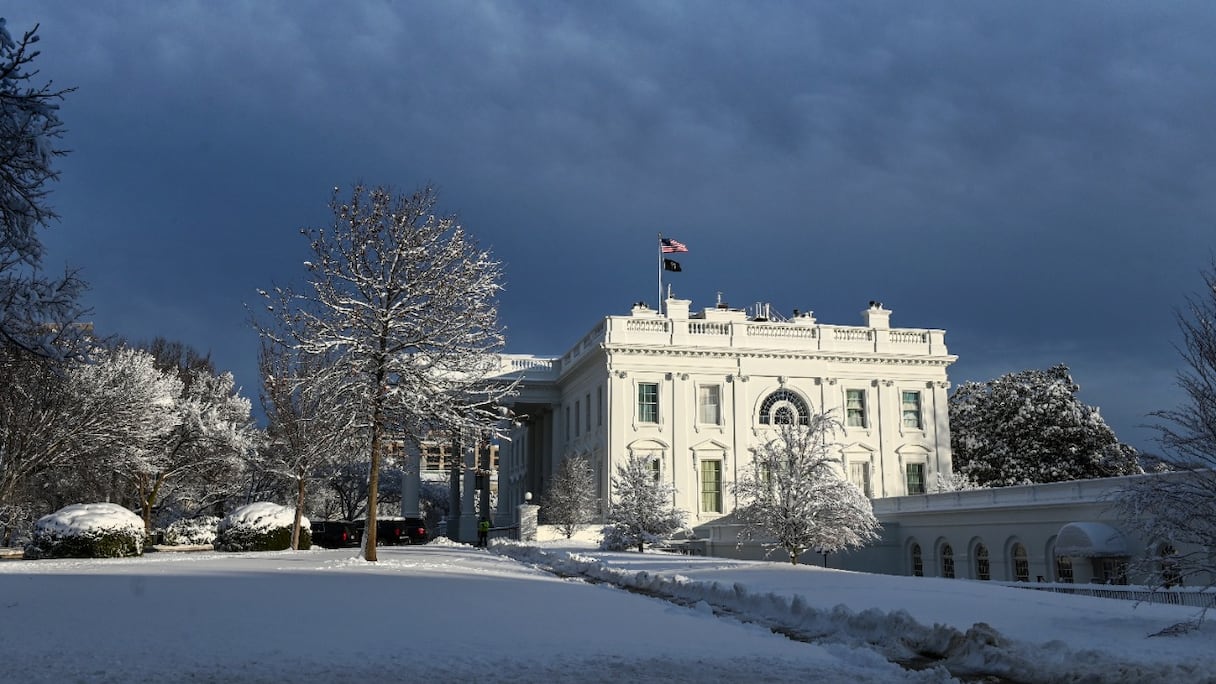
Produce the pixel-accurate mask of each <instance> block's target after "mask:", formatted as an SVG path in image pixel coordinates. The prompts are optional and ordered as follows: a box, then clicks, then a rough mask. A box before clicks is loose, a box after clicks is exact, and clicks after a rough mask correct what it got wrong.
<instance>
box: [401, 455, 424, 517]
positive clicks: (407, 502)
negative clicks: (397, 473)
mask: <svg viewBox="0 0 1216 684" xmlns="http://www.w3.org/2000/svg"><path fill="white" fill-rule="evenodd" d="M403 461H404V463H403V465H402V468H403V470H402V473H401V517H403V518H418V517H421V515H422V514H421V513H420V512H419V511H418V493H419V491H420V490H421V489H422V454H420V453H416V452H415V453H406V454H405V458H404V459H403Z"/></svg>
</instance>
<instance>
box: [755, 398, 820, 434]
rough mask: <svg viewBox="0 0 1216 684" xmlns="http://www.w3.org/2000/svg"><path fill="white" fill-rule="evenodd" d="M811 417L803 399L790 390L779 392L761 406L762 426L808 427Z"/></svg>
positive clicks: (766, 399)
mask: <svg viewBox="0 0 1216 684" xmlns="http://www.w3.org/2000/svg"><path fill="white" fill-rule="evenodd" d="M810 415H811V413H810V411H808V410H807V407H806V402H805V401H803V400H802V397H800V396H798V395H797V394H794V393H793V392H791V391H789V390H777V391H776V392H773V393H772V394H770V395H768V396H767V397H765V399H764V401H763V402H762V403H761V404H760V424H761V425H794V424H798V425H807V424H808V423H809V420H810Z"/></svg>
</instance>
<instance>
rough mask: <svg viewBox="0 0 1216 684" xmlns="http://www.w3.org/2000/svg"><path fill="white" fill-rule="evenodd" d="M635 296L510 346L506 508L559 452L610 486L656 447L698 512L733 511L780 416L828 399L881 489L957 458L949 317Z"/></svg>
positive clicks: (706, 518)
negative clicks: (894, 323) (788, 312)
mask: <svg viewBox="0 0 1216 684" xmlns="http://www.w3.org/2000/svg"><path fill="white" fill-rule="evenodd" d="M690 304H691V302H689V301H688V300H682V299H672V298H669V299H667V301H666V307H665V311H664V312H659V311H655V310H653V309H651V308H649V307H647V306H646V305H645V304H637V305H635V306H634V307H633V309H632V311H631V312H630V314H629V315H627V316H607V317H605V318H604V319H603V320H601V321H600V322H599V323H598V324H596V325H595V326H594V327H593V328H592V329H591V331H590V332H588V333H587V334H586V335H585V336H584V337H583V338H582V339H581V340H579V341H578V343H577V344H575V345H574V346H573V347H572V348H571V349H570V350H569V351H568V352H566V353H565V354H564V355H562V356H560V357H557V358H541V357H535V356H526V355H506V356H504V357H503V364H504V374H505V375H518V376H519V377H520V378H521V380H522V382H521V384H520V389H519V394H518V396H517V397H515V401H514V403H513V405H512V407H511V408H512V409H513V411H514V412H515V414H516V417H517V423H518V427H516V428H515V429H514V431H513V432H512V434H511V441H510V443H509V444H505V445H502V447H501V449H502V451H501V453H500V463H499V467H500V470H499V504H500V507H499V510H500V515H502V516H508V515H510V513H509V512H510V511H513V510H514V508H513V507H514V506H515V505H517V504H519V503H522V502H523V501H524V500H525V497H526V496H527V494H528V493H530V494H532V495H534V496H540V495H543V494H544V492H545V491H546V489H547V487H548V484H549V482H550V480H551V478H552V477H553V475H554V474H555V472H556V469H557V466H558V464H559V463H560V462H561V460H562V459H564V458H568V457H571V456H583V457H585V458H586V459H587V460H588V462H589V463H591V464H592V467H593V469H594V472H595V473H596V477H597V481H598V486H599V491H600V495H601V500H602V501H604V502H607V501H610V500H611V498H612V495H613V493H612V491H611V481H612V475H613V473H614V472H615V470H616V467H617V466H618V465H619V464H621V463H622V462H623V460H624V459H627V458H629V457H631V456H644V457H647V458H649V459H651V462H652V464H653V467H654V468H655V470H656V471H657V473H658V476H659V477H660V478H661V479H662V480H664V481H666V482H669V483H671V484H673V485H674V486H675V501H674V502H673V503H674V504H675V505H676V506H677V507H679V508H681V509H683V510H684V511H686V512H687V513H688V520H689V523H690V525H692V526H694V527H699V526H702V525H707V524H710V523H712V522H713V521H715V520H717V519H718V518H719V517H721V516H722V515H724V514H727V513H729V512H730V511H732V510H733V509H734V508H735V507H736V504H737V502H736V501H735V499H734V496H733V495H732V488H731V484H732V483H733V482H735V481H736V480H737V479H738V478H739V477H740V476H741V475H743V474H744V473H746V472H747V468H749V467H750V462H751V455H752V449H753V448H755V447H756V446H757V445H758V444H760V443H762V442H764V441H767V439H768V438H769V437H766V434H768V433H769V432H770V428H771V426H773V425H775V424H779V423H783V422H798V421H803V420H805V419H806V417H807V416H808V415H810V414H811V413H813V412H819V411H822V410H825V409H827V410H831V411H834V412H835V413H836V415H837V417H838V418H839V419H840V420H841V422H842V423H843V424H844V426H845V429H844V434H840V435H837V440H838V441H840V442H841V444H842V445H843V446H842V448H841V453H840V456H841V459H842V465H843V468H844V470H845V472H846V473H847V475H848V477H850V478H851V479H852V481H853V482H855V483H856V484H857V485H858V486H859V487H861V489H862V490H863V491H865V492H866V493H867V494H868V495H869V496H871V497H890V496H903V495H907V494H923V493H925V492H926V491H928V488H929V483H931V482H933V481H934V480H935V478H936V477H937V476H938V475H939V474H941V475H949V474H950V472H951V461H950V434H949V429H948V422H947V403H946V400H947V395H946V390H947V388H948V383H947V380H946V369H947V367H948V366H949V365H950V364H951V363H952V362H953V361H954V360H955V358H956V357H954V356H952V355H951V354H950V353H949V352H948V350H947V349H946V344H945V331H943V330H938V329H932V328H892V327H891V326H890V318H891V311H889V310H887V309H885V308H883V306H882V305H881V304H880V303H878V302H871V303H870V305H869V306H868V307H867V308H866V309H865V310H864V311H862V312H861V323H862V324H861V325H857V326H847V325H829V324H823V323H819V322H817V321H816V320H815V319H814V317H813V316H812V315H811V313H810V312H805V313H797V312H795V315H794V316H793V317H792V318H790V319H788V320H774V319H773V318H772V317H770V316H768V315H765V314H766V313H767V312H766V311H764V308H763V307H757V308H758V310H757V312H756V313H755V314H753V315H749V314H748V312H747V311H744V310H741V309H734V308H730V307H729V306H727V305H725V304H718V305H717V306H714V307H711V308H707V309H704V310H703V311H700V312H695V313H693V312H691V311H690Z"/></svg>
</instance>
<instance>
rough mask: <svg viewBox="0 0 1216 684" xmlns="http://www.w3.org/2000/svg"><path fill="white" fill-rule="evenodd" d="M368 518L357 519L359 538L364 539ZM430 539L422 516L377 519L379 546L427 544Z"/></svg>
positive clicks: (377, 542)
mask: <svg viewBox="0 0 1216 684" xmlns="http://www.w3.org/2000/svg"><path fill="white" fill-rule="evenodd" d="M366 524H367V521H366V520H356V521H355V525H356V527H358V528H359V539H360V540H362V539H363V527H364V526H365V525H366ZM428 540H429V536H428V535H427V531H426V521H424V520H423V519H422V518H378V519H377V520H376V545H377V546H406V545H409V544H425V543H427V541H428Z"/></svg>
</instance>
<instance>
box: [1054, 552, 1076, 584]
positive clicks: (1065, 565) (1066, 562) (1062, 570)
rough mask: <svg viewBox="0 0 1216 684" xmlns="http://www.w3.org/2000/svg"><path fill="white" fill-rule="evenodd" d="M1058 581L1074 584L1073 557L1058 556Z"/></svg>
mask: <svg viewBox="0 0 1216 684" xmlns="http://www.w3.org/2000/svg"><path fill="white" fill-rule="evenodd" d="M1056 581H1057V582H1063V583H1064V584H1072V559H1071V558H1069V557H1068V556H1056Z"/></svg>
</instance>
